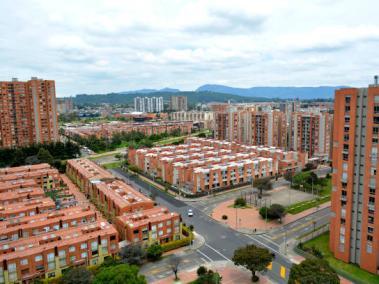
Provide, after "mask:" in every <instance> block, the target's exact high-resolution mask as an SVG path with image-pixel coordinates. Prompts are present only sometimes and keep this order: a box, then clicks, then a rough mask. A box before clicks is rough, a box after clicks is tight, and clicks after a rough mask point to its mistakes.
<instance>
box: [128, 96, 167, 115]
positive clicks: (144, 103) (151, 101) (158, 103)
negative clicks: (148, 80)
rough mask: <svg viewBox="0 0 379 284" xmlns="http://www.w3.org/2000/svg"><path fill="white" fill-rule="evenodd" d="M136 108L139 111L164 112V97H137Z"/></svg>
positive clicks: (135, 99) (135, 100)
mask: <svg viewBox="0 0 379 284" xmlns="http://www.w3.org/2000/svg"><path fill="white" fill-rule="evenodd" d="M134 110H135V111H139V112H162V111H163V97H151V98H149V97H135V98H134Z"/></svg>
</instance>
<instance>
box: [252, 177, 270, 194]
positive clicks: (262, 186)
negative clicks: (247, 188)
mask: <svg viewBox="0 0 379 284" xmlns="http://www.w3.org/2000/svg"><path fill="white" fill-rule="evenodd" d="M254 186H255V187H256V188H258V190H259V194H260V195H261V196H262V194H263V191H266V190H270V189H272V183H271V178H270V177H265V178H261V179H257V180H255V181H254Z"/></svg>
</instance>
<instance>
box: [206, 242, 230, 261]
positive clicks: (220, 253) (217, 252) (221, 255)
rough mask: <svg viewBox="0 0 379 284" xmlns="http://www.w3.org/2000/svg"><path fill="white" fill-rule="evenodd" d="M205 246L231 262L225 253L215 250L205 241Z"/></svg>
mask: <svg viewBox="0 0 379 284" xmlns="http://www.w3.org/2000/svg"><path fill="white" fill-rule="evenodd" d="M205 246H207V247H209V248H210V249H211V250H213V251H214V252H215V253H217V254H219V255H221V256H222V257H223V258H225V259H226V260H227V261H230V262H232V260H231V259H229V258H227V257H226V256H225V255H223V254H222V253H221V252H219V251H218V250H216V249H215V248H213V247H211V246H210V245H208V244H207V243H206V244H205Z"/></svg>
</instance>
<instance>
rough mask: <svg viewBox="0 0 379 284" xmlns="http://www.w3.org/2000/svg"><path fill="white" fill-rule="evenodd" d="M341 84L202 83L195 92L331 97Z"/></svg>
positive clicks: (308, 98) (260, 95)
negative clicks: (235, 85)
mask: <svg viewBox="0 0 379 284" xmlns="http://www.w3.org/2000/svg"><path fill="white" fill-rule="evenodd" d="M339 88H342V86H320V87H252V88H233V87H229V86H223V85H203V86H201V87H199V88H197V89H196V92H204V91H208V92H216V93H223V94H233V95H238V96H244V97H261V98H268V99H273V98H281V99H297V98H298V99H300V100H311V99H332V98H334V91H335V90H336V89H339Z"/></svg>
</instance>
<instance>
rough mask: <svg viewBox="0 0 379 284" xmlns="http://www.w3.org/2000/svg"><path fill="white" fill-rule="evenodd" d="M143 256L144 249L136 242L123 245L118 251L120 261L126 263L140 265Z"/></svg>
mask: <svg viewBox="0 0 379 284" xmlns="http://www.w3.org/2000/svg"><path fill="white" fill-rule="evenodd" d="M145 257H146V252H145V250H144V249H143V248H142V247H141V246H140V245H138V244H131V245H128V246H125V247H123V248H122V249H121V251H120V258H121V261H122V262H123V263H127V264H135V265H141V264H142V262H143V260H144V259H145Z"/></svg>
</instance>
